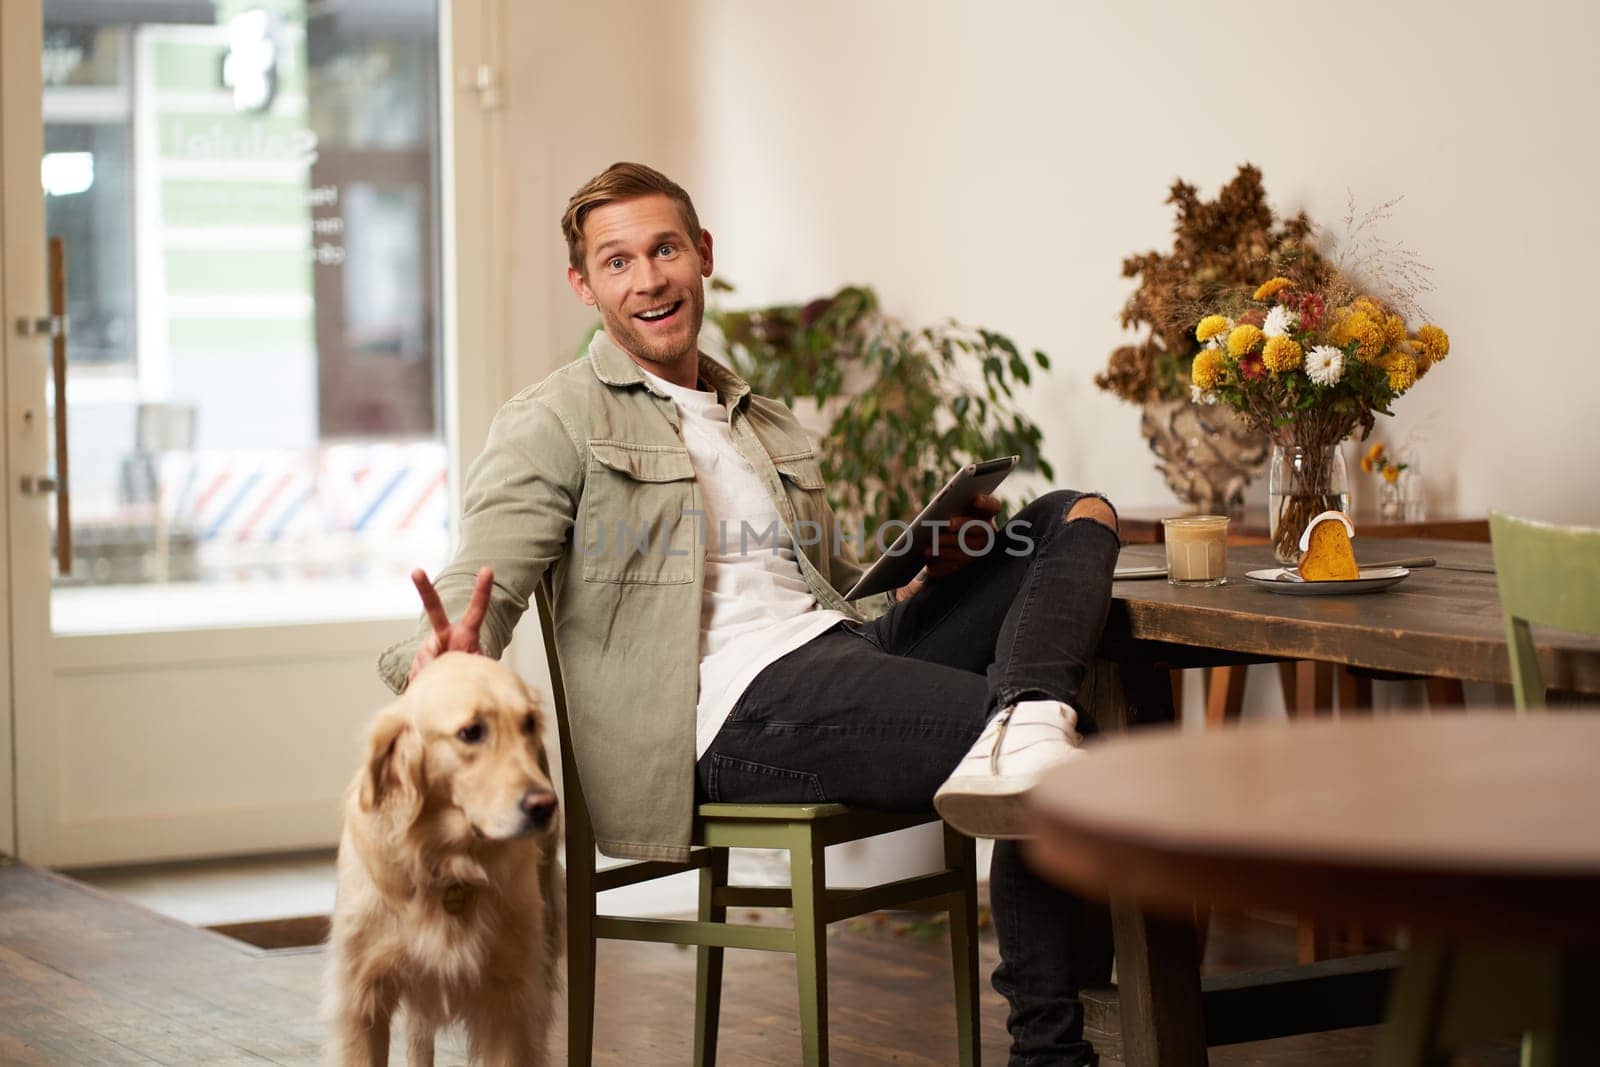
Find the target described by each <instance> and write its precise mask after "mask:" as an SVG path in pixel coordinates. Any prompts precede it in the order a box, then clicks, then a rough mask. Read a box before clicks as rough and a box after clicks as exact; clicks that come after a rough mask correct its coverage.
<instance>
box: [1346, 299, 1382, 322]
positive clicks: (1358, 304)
mask: <svg viewBox="0 0 1600 1067" xmlns="http://www.w3.org/2000/svg"><path fill="white" fill-rule="evenodd" d="M1350 306H1351V307H1352V308H1353V309H1355V310H1356V311H1359V312H1361V313H1362V314H1363V315H1365V316H1367V317H1368V318H1369V319H1377V320H1378V321H1380V322H1382V321H1383V320H1384V319H1385V318H1387V317H1388V315H1389V309H1388V308H1386V307H1384V306H1383V305H1382V304H1380V303H1378V302H1377V301H1376V300H1374V299H1372V297H1370V296H1358V297H1356V298H1355V300H1354V301H1353V302H1352V303H1351V304H1350Z"/></svg>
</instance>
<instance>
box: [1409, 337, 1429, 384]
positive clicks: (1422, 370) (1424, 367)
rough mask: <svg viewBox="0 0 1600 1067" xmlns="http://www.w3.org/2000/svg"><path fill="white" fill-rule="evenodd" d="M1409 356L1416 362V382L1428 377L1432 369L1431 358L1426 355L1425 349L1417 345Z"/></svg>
mask: <svg viewBox="0 0 1600 1067" xmlns="http://www.w3.org/2000/svg"><path fill="white" fill-rule="evenodd" d="M1410 355H1411V358H1412V359H1414V360H1416V361H1417V380H1418V381H1421V380H1422V379H1423V378H1426V377H1427V376H1428V371H1430V370H1432V369H1433V357H1432V356H1430V355H1428V352H1427V349H1425V348H1423V347H1422V346H1421V345H1418V346H1417V350H1416V351H1414V352H1411V353H1410Z"/></svg>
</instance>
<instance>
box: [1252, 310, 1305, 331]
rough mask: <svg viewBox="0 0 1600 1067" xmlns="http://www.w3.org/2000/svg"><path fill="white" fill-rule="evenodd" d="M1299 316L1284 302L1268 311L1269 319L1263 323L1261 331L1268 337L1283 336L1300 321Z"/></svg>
mask: <svg viewBox="0 0 1600 1067" xmlns="http://www.w3.org/2000/svg"><path fill="white" fill-rule="evenodd" d="M1299 318H1300V317H1299V316H1298V315H1296V314H1295V313H1294V312H1292V311H1290V310H1289V309H1288V308H1286V307H1284V306H1283V305H1282V304H1279V305H1278V306H1276V307H1274V308H1273V309H1272V310H1271V311H1269V312H1267V321H1266V322H1264V323H1262V324H1261V332H1262V333H1263V334H1264V335H1266V336H1267V337H1282V336H1283V335H1284V334H1286V333H1288V332H1289V331H1290V330H1292V329H1294V325H1295V323H1296V322H1298V321H1299Z"/></svg>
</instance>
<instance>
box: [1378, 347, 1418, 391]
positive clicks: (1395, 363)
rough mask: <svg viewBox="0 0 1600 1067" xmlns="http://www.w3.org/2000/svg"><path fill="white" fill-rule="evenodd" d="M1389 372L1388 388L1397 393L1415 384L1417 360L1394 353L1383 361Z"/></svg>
mask: <svg viewBox="0 0 1600 1067" xmlns="http://www.w3.org/2000/svg"><path fill="white" fill-rule="evenodd" d="M1384 369H1385V370H1387V371H1388V372H1389V388H1390V389H1393V390H1394V391H1395V392H1396V393H1397V394H1398V393H1403V392H1405V391H1406V390H1407V389H1410V388H1411V387H1412V386H1413V385H1416V384H1417V361H1416V360H1414V359H1412V358H1411V357H1410V356H1402V355H1395V356H1391V357H1389V358H1388V359H1387V360H1385V361H1384Z"/></svg>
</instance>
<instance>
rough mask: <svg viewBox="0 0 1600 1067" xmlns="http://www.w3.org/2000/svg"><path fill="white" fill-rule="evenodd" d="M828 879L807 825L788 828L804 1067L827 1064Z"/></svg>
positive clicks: (819, 845)
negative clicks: (825, 910)
mask: <svg viewBox="0 0 1600 1067" xmlns="http://www.w3.org/2000/svg"><path fill="white" fill-rule="evenodd" d="M827 884H828V879H827V874H826V871H825V868H824V864H823V846H822V845H821V844H820V843H818V842H817V840H816V836H815V833H814V830H813V828H812V827H811V826H810V825H809V824H807V823H794V824H792V825H791V826H790V827H789V892H790V894H791V901H790V903H792V904H793V906H794V961H795V972H796V979H797V980H798V984H799V987H800V1048H801V1063H803V1064H804V1065H805V1067H826V1065H827V1062H828V924H827V922H826V921H825V920H824V916H823V908H825V907H826V906H827Z"/></svg>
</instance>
